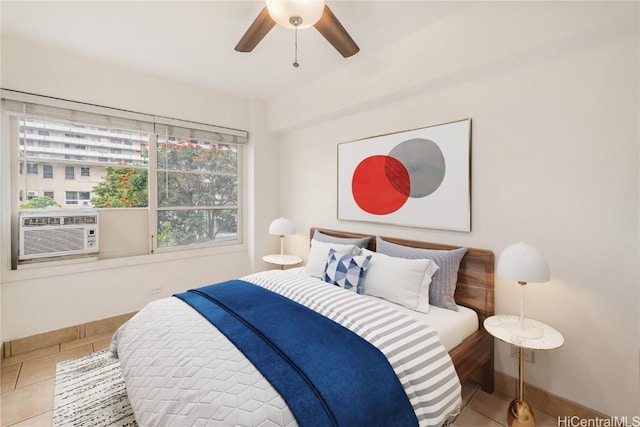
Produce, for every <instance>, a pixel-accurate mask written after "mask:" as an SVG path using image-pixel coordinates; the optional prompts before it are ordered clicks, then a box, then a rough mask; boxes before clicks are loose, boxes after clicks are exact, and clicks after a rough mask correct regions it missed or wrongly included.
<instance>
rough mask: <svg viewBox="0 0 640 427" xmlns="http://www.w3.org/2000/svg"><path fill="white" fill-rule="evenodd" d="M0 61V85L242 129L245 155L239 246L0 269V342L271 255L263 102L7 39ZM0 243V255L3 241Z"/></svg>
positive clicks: (232, 272) (216, 276)
mask: <svg viewBox="0 0 640 427" xmlns="http://www.w3.org/2000/svg"><path fill="white" fill-rule="evenodd" d="M1 65H2V69H1V86H2V87H3V88H5V89H13V90H19V91H24V92H30V93H35V94H39V95H46V96H53V97H59V98H63V99H69V100H73V101H80V102H87V103H92V104H97V105H102V106H106V107H113V108H123V109H126V110H131V111H136V112H141V113H147V114H154V115H161V116H167V117H173V118H177V119H183V120H191V121H197V122H203V123H210V124H213V125H218V126H224V127H230V128H236V129H244V130H248V131H249V132H250V143H249V145H248V146H247V147H246V149H245V154H246V156H245V167H247V168H248V169H249V170H251V171H252V172H251V174H250V178H249V182H245V183H244V184H245V187H246V189H247V192H246V193H245V212H244V213H245V215H246V218H247V221H246V223H245V224H244V226H245V231H246V233H245V242H244V245H242V246H241V247H239V248H234V249H233V250H231V251H230V250H228V249H227V250H224V249H222V250H220V249H218V250H202V251H181V252H177V253H172V254H162V255H144V256H138V257H130V258H127V259H110V260H100V261H96V262H91V263H83V264H80V265H66V266H62V267H57V268H44V269H43V268H38V269H33V270H29V271H17V272H16V271H2V272H1V274H0V278H1V280H2V282H1V284H0V289H1V291H2V299H1V316H0V318H1V319H2V329H1V337H2V340H4V341H7V340H11V339H16V338H21V337H25V336H30V335H34V334H37V333H41V332H46V331H51V330H55V329H58V328H62V327H66V326H71V325H76V324H80V323H84V322H87V321H91V320H96V319H100V318H104V317H110V316H114V315H117V314H122V313H127V312H131V311H134V310H138V309H140V308H141V307H142V306H143V305H144V304H145V303H147V302H148V301H150V300H151V299H156V298H159V297H163V296H168V295H171V294H172V293H175V292H179V291H183V290H186V289H189V288H192V287H195V286H200V285H204V284H209V283H215V282H218V281H222V280H227V279H231V278H235V277H238V276H241V275H244V274H247V273H249V272H251V271H253V270H254V269H255V268H264V267H265V266H266V265H265V264H264V263H262V261H261V260H260V259H259V257H258V256H257V255H255V254H256V249H255V248H256V247H257V248H258V252H257V253H258V254H264V253H266V252H268V251H269V250H268V249H267V248H270V250H271V251H273V250H275V249H276V248H277V244H278V242H277V241H275V240H274V241H273V242H271V240H270V239H269V237H270V236H268V235H267V233H266V228H267V227H268V224H269V221H270V220H271V219H272V218H273V217H275V216H277V215H278V214H279V212H278V199H277V197H270V196H269V190H270V189H271V188H275V187H277V181H276V180H277V174H275V175H274V174H273V173H272V171H273V165H272V163H276V164H277V160H278V159H277V151H274V148H273V142H272V141H271V140H270V139H269V138H270V136H269V133H268V132H267V131H266V117H265V115H266V106H265V105H263V104H261V103H260V102H253V101H250V100H248V99H243V98H238V97H234V96H230V95H227V94H224V93H220V92H215V91H213V90H210V89H207V88H203V87H197V86H192V85H189V84H185V83H183V82H179V81H172V80H168V79H165V78H161V77H158V76H154V75H149V74H142V73H139V72H137V71H134V70H132V69H128V68H125V67H121V66H115V65H113V64H110V63H106V62H102V61H100V60H99V59H96V58H89V57H82V56H77V55H74V54H71V53H69V52H65V51H62V50H57V49H52V48H49V47H45V46H41V45H36V44H33V43H30V42H27V41H24V40H18V39H13V38H8V37H3V39H2V63H1ZM3 143H4V141H3ZM269 144H271V147H269ZM257 157H259V158H257ZM1 161H2V174H1V177H0V194H1V200H0V205H1V206H2V208H1V211H0V213H1V215H0V217H1V219H2V221H1V222H0V224H1V226H0V229H1V230H2V232H1V234H0V236H1V237H3V238H7V239H8V237H7V236H8V223H9V216H10V212H11V211H10V206H9V205H10V203H9V201H10V186H9V183H8V182H7V179H8V168H7V167H6V166H7V165H8V164H9V163H8V161H7V159H5V158H3V159H2V160H1ZM254 161H259V162H260V164H259V166H258V167H255V168H254V165H253V162H254ZM256 198H258V199H259V200H258V201H259V205H258V204H257V203H256ZM142 222H143V223H144V221H142ZM254 224H258V225H259V227H260V230H259V231H260V232H259V233H256V235H257V236H258V241H255V240H254V239H253V236H254V233H253V230H254ZM265 224H266V225H265ZM121 225H122V226H125V227H126V226H131V227H136V225H135V224H121ZM138 226H140V223H138ZM143 226H144V225H143ZM263 230H264V231H263ZM120 231H122V230H120ZM136 231H138V230H131V233H132V234H135V232H136ZM2 243H3V245H2V248H3V250H5V248H7V247H8V246H7V242H5V241H4V240H2ZM0 258H1V259H2V269H3V270H6V269H7V268H8V267H7V263H6V259H8V257H7V254H6V253H3V254H2V256H0ZM256 258H257V259H256ZM151 287H154V288H160V289H161V292H160V293H159V294H156V295H149V288H151Z"/></svg>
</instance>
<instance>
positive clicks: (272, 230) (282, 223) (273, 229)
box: [269, 217, 296, 236]
mask: <svg viewBox="0 0 640 427" xmlns="http://www.w3.org/2000/svg"><path fill="white" fill-rule="evenodd" d="M295 232H296V230H295V227H294V226H293V222H291V220H289V219H287V218H282V217H280V218H278V219H274V220H273V221H272V222H271V225H269V234H275V235H276V236H287V235H289V234H294V233H295Z"/></svg>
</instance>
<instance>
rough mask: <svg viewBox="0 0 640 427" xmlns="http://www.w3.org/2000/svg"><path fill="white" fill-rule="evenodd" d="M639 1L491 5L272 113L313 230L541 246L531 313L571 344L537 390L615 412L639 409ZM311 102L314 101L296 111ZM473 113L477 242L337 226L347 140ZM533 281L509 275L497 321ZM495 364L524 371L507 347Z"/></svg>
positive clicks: (286, 100) (282, 102) (285, 100)
mask: <svg viewBox="0 0 640 427" xmlns="http://www.w3.org/2000/svg"><path fill="white" fill-rule="evenodd" d="M638 16H639V14H638V3H636V2H633V3H629V2H628V3H614V2H605V3H592V2H582V3H580V2H520V3H515V2H514V3H512V2H484V3H475V4H473V5H471V6H470V7H468V8H466V9H464V10H462V11H461V12H459V13H457V14H455V15H452V16H450V17H447V19H446V20H445V21H442V22H439V23H436V24H435V25H433V26H430V27H426V28H424V29H423V30H422V31H420V32H418V33H415V34H411V35H409V36H407V38H406V39H405V40H404V41H402V42H401V43H399V44H397V45H395V46H392V47H391V48H389V49H388V50H387V51H385V52H382V53H381V54H380V55H373V56H371V55H369V56H365V54H364V52H363V53H361V54H359V55H361V56H360V58H361V59H356V58H358V55H356V56H355V57H354V61H353V63H352V66H350V68H349V69H346V70H345V69H341V70H338V71H336V72H335V73H333V74H331V75H328V76H326V78H325V79H323V80H322V81H320V82H317V84H316V85H312V86H311V87H308V88H307V89H306V90H304V89H301V88H296V90H297V96H296V97H291V96H289V95H290V94H286V93H285V94H283V96H282V98H280V99H278V100H274V101H273V102H271V103H270V111H269V112H270V126H271V128H272V129H274V130H279V131H280V132H281V135H280V141H281V160H280V161H281V164H282V165H287V168H283V169H282V170H281V181H280V185H281V197H282V201H281V210H282V213H283V214H284V215H286V216H288V217H290V218H291V219H292V220H294V222H295V223H296V226H297V227H298V228H299V230H300V233H298V235H297V236H294V237H293V238H291V239H289V240H288V246H289V249H288V251H289V252H293V253H296V254H298V255H301V256H306V254H307V251H308V235H307V233H306V230H305V229H308V227H310V226H323V227H329V228H337V229H343V230H354V231H362V232H367V233H377V234H379V235H389V236H399V237H405V238H411V239H422V240H428V241H435V242H444V243H451V244H458V245H467V246H472V247H479V248H488V249H491V250H493V251H494V252H495V253H496V255H497V254H499V252H500V251H501V250H502V249H503V248H504V247H505V246H507V245H508V244H511V243H515V242H518V241H526V242H529V243H531V244H533V245H535V246H537V247H538V248H539V249H540V250H541V251H542V252H543V253H544V254H545V255H546V257H547V258H548V260H549V264H550V267H551V272H552V280H551V282H549V283H545V284H540V285H534V284H532V285H529V286H527V289H526V292H527V310H528V311H527V314H528V316H530V317H532V318H535V319H539V320H541V321H543V322H546V323H548V324H550V325H552V326H554V327H555V328H557V329H558V330H559V331H560V332H561V333H562V334H563V335H564V337H565V339H566V343H565V345H564V346H562V347H561V348H560V349H558V350H553V351H549V352H538V354H536V361H535V364H533V365H527V366H526V373H525V375H526V380H527V381H528V382H530V383H533V384H535V385H538V386H540V387H542V388H544V389H546V390H548V391H549V392H551V393H554V394H557V395H560V396H562V397H565V398H567V399H570V400H572V401H575V402H577V403H580V404H582V405H585V406H587V407H590V408H592V409H595V410H598V411H601V412H603V413H605V414H609V415H618V416H622V415H640V414H639V412H638V411H639V409H638V408H639V406H638V405H639V403H638V402H640V391H639V372H638V370H639V363H640V360H639V356H640V341H639V337H640V330H639V318H638V313H639V263H638V261H639V232H640V230H639V190H640V188H639V183H638V181H639V175H638V169H639V161H638V160H639V143H638V137H639V134H640V125H639V115H640V108H639V98H638V94H639V79H638V76H639V69H638V64H639V60H640V58H639V47H640V46H639V37H638ZM296 100H299V102H297V101H296ZM467 117H471V118H472V129H473V130H472V133H473V136H472V157H471V161H472V232H471V233H459V232H447V231H437V230H428V229H415V228H403V227H392V226H383V225H377V224H369V223H356V222H342V221H338V220H337V219H336V196H337V195H336V187H337V183H336V156H337V153H336V145H337V144H338V143H341V142H346V141H350V140H355V139H360V138H365V137H369V136H374V135H379V134H384V133H389V132H395V131H401V130H404V129H412V128H416V127H422V126H428V125H433V124H438V123H444V122H448V121H452V120H457V119H463V118H467ZM518 310H519V287H518V286H517V285H516V284H515V283H512V282H510V281H507V280H504V279H501V278H500V277H497V278H496V313H502V314H504V313H507V314H517V313H518ZM496 350H497V352H496V369H497V370H499V371H502V372H505V373H507V374H510V375H512V376H517V363H516V359H515V358H511V357H510V356H509V352H508V346H507V345H506V344H502V343H498V344H496Z"/></svg>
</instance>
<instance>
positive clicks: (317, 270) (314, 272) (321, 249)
mask: <svg viewBox="0 0 640 427" xmlns="http://www.w3.org/2000/svg"><path fill="white" fill-rule="evenodd" d="M329 249H333V250H334V251H336V252H338V253H341V254H351V255H360V249H359V248H358V247H356V245H341V244H339V243H325V242H320V241H318V240H315V239H314V240H311V249H309V259H308V260H307V265H306V266H305V268H304V273H305V274H308V275H309V276H313V277H319V278H322V275H323V274H324V266H325V265H326V263H327V258H328V257H329Z"/></svg>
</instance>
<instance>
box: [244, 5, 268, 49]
mask: <svg viewBox="0 0 640 427" xmlns="http://www.w3.org/2000/svg"><path fill="white" fill-rule="evenodd" d="M275 25H276V21H274V20H273V19H272V18H271V15H269V11H268V10H267V8H266V7H264V8H263V9H262V11H260V13H259V14H258V16H257V17H256V19H255V21H253V23H252V24H251V26H250V27H249V28H248V29H247V32H246V33H244V35H243V36H242V38H241V39H240V41H239V42H238V44H237V45H236V47H235V49H236V50H237V51H238V52H251V51H252V50H253V49H254V48H255V47H256V46H257V45H258V43H260V41H261V40H262V39H263V38H264V36H266V35H267V33H268V32H269V31H271V29H272V28H273V27H274V26H275Z"/></svg>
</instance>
